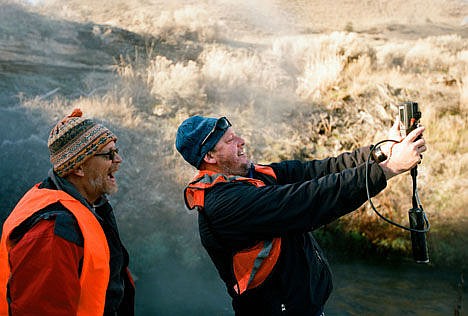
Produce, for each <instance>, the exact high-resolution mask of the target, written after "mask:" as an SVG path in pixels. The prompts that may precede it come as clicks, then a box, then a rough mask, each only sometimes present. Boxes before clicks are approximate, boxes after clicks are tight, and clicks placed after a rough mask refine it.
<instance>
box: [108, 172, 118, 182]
mask: <svg viewBox="0 0 468 316" xmlns="http://www.w3.org/2000/svg"><path fill="white" fill-rule="evenodd" d="M107 177H108V179H109V180H110V181H111V182H115V181H116V179H115V176H114V172H109V173H108V174H107Z"/></svg>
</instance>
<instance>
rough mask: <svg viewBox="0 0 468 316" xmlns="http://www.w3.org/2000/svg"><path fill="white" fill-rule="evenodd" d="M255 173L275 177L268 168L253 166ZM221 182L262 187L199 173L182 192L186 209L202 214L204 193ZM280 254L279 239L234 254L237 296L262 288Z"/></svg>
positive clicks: (253, 181)
mask: <svg viewBox="0 0 468 316" xmlns="http://www.w3.org/2000/svg"><path fill="white" fill-rule="evenodd" d="M255 171H256V172H259V173H263V174H266V175H269V176H272V177H274V178H275V179H276V175H275V173H274V171H273V169H272V168H271V167H267V166H259V165H255ZM222 182H248V183H250V184H253V185H255V186H256V187H262V186H265V183H264V182H263V181H261V180H258V179H252V178H246V177H240V176H226V175H224V174H220V173H215V172H212V171H208V170H200V171H199V173H198V175H197V176H196V177H195V179H194V180H193V181H192V182H190V183H189V185H188V186H187V187H186V188H185V192H184V193H185V194H184V195H185V203H186V205H187V207H188V208H190V209H194V208H197V210H198V211H201V210H202V209H203V207H204V205H205V189H207V188H210V187H212V186H214V185H216V184H217V183H222ZM280 252H281V238H279V237H277V238H273V239H271V240H263V241H261V242H259V243H257V244H256V245H255V246H253V247H251V248H248V249H244V250H242V251H239V252H237V253H236V254H234V256H233V260H232V261H233V262H232V264H233V271H234V276H235V278H236V281H237V284H235V285H234V290H235V291H236V292H237V293H238V294H239V295H240V294H242V293H244V292H245V291H246V290H249V289H253V288H255V287H257V286H259V285H260V284H262V283H263V282H264V281H265V280H266V278H267V277H268V276H269V275H270V273H271V271H272V270H273V268H274V266H275V264H276V262H277V261H278V258H279V255H280Z"/></svg>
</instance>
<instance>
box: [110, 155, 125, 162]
mask: <svg viewBox="0 0 468 316" xmlns="http://www.w3.org/2000/svg"><path fill="white" fill-rule="evenodd" d="M122 161H123V158H122V156H121V155H120V154H118V153H115V154H114V159H113V160H112V163H121V162H122Z"/></svg>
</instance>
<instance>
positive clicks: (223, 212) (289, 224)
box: [205, 163, 386, 241]
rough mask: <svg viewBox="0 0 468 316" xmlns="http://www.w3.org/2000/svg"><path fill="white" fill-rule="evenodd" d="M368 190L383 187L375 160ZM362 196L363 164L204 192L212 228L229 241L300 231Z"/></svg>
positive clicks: (346, 210)
mask: <svg viewBox="0 0 468 316" xmlns="http://www.w3.org/2000/svg"><path fill="white" fill-rule="evenodd" d="M369 174H370V182H369V186H370V192H371V194H372V196H373V195H375V194H377V193H378V192H380V191H381V190H383V189H384V188H385V186H386V180H385V176H384V174H383V171H382V169H381V168H380V166H378V165H377V164H374V163H373V164H371V165H370V172H369ZM366 200H367V194H366V186H365V165H364V164H360V165H359V166H358V167H354V168H348V169H344V170H343V171H341V172H338V173H330V174H328V175H325V176H322V177H318V178H312V179H311V180H308V181H299V182H295V183H290V184H283V185H267V186H264V187H259V188H257V187H255V186H253V185H250V184H247V183H232V182H231V183H221V184H218V185H215V186H214V187H213V188H212V189H211V190H210V191H208V192H207V194H206V196H205V212H206V214H207V215H208V217H209V219H210V225H211V226H212V229H214V230H215V231H216V233H217V234H219V235H220V236H224V237H226V238H229V239H231V240H239V241H243V240H247V239H251V238H258V239H263V238H271V237H275V236H279V235H282V234H287V233H288V232H305V231H311V230H313V229H315V228H318V227H319V226H321V225H324V224H327V223H329V222H331V221H333V220H335V219H336V218H338V217H340V216H342V215H344V214H347V213H349V212H351V211H353V210H355V209H356V208H358V207H359V206H360V205H362V204H363V203H364V202H365V201H366Z"/></svg>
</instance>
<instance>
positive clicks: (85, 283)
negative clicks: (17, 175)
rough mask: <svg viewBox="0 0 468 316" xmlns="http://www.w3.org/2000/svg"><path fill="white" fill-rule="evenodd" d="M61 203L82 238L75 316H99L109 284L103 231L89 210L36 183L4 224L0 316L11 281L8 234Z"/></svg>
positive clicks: (5, 313)
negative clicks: (74, 220) (80, 268)
mask: <svg viewBox="0 0 468 316" xmlns="http://www.w3.org/2000/svg"><path fill="white" fill-rule="evenodd" d="M55 202H60V203H61V204H62V205H63V206H64V207H65V208H66V209H67V210H69V211H70V212H71V213H73V215H74V216H75V218H76V220H77V221H78V225H79V226H80V229H81V232H82V234H83V238H84V258H83V268H82V271H81V276H80V285H81V293H80V301H79V304H78V311H77V316H97V315H99V316H102V315H103V313H104V305H105V300H106V290H107V286H108V283H109V274H110V268H109V260H110V254H109V246H108V244H107V239H106V236H105V234H104V231H103V229H102V227H101V225H100V224H99V222H98V220H97V219H96V217H95V216H94V215H93V213H91V211H90V210H89V209H88V208H87V207H86V206H84V205H83V204H81V202H79V201H78V200H76V199H75V198H73V197H72V196H70V195H69V194H67V193H65V192H64V191H60V190H49V189H39V184H36V185H35V186H34V187H33V188H32V189H31V190H29V191H28V192H27V193H26V194H25V195H24V196H23V198H22V199H21V200H20V201H19V202H18V204H17V205H16V207H15V209H14V210H13V211H12V213H11V214H10V216H9V217H8V218H7V220H6V221H5V223H4V224H3V233H2V239H1V241H0V316H8V302H7V294H6V290H7V284H8V279H9V278H10V265H9V263H8V253H9V251H10V249H11V248H12V247H13V246H14V245H12V244H11V242H10V241H9V235H10V233H11V232H12V231H13V230H14V229H15V228H16V227H18V226H19V225H20V224H21V223H22V222H23V221H25V220H26V219H27V218H29V217H30V216H32V215H33V214H34V213H36V212H37V211H39V210H41V209H43V208H45V207H47V206H48V205H50V204H53V203H55Z"/></svg>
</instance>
